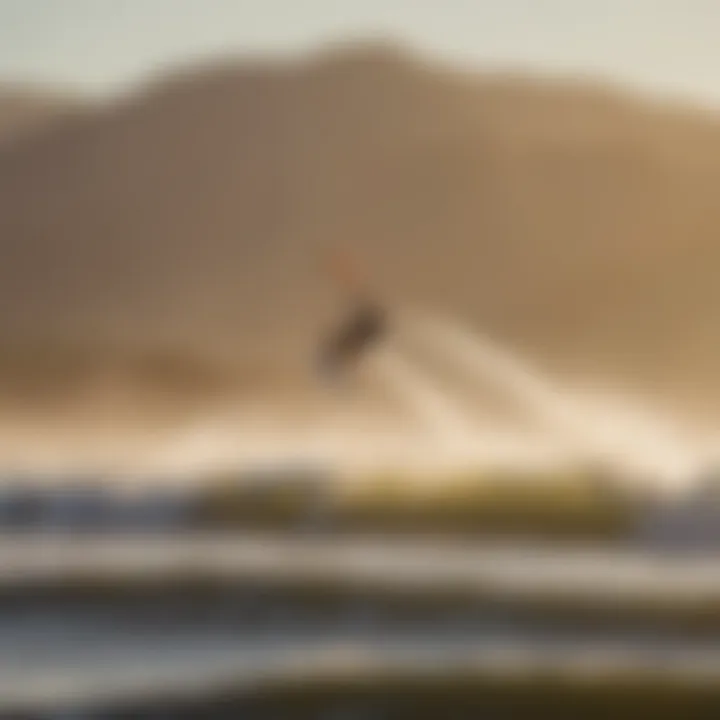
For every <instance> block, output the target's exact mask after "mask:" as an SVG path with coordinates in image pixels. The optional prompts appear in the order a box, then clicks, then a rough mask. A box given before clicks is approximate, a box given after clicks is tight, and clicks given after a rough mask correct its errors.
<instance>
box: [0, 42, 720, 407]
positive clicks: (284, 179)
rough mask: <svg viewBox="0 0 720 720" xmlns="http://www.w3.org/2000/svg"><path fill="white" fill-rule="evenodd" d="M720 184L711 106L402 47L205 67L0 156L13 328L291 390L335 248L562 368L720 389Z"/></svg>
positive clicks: (4, 278)
mask: <svg viewBox="0 0 720 720" xmlns="http://www.w3.org/2000/svg"><path fill="white" fill-rule="evenodd" d="M718 187H720V124H719V123H718V122H717V121H716V120H715V118H708V117H701V116H699V115H698V116H695V115H693V114H692V113H690V112H681V111H677V110H673V109H670V108H666V107H661V106H659V105H652V104H650V103H641V102H640V101H638V100H634V99H633V98H631V97H630V96H629V95H624V94H621V93H614V92H612V91H608V90H605V89H603V88H588V87H583V86H582V85H581V84H573V83H570V82H541V81H538V80H533V79H528V78H520V77H501V76H487V75H473V74H470V73H460V72H455V71H453V70H450V69H447V68H440V67H432V66H429V65H427V64H425V63H423V62H421V61H419V60H417V59H416V58H414V57H413V56H412V55H411V54H408V53H404V52H402V51H399V50H394V49H392V48H390V49H388V48H383V47H378V48H374V47H367V48H364V47H359V48H355V49H346V50H340V51H336V52H328V53H325V54H320V55H318V56H316V57H313V58H309V59H306V60H305V61H304V62H298V63H287V64H283V63H279V62H278V63H272V62H265V61H253V60H248V61H238V62H236V63H226V64H223V65H216V66H212V67H205V68H200V69H197V70H196V71H193V72H185V73H178V74H177V75H176V76H174V77H172V78H166V79H164V80H160V81H158V82H155V83H153V84H152V85H149V86H148V87H147V88H146V89H145V90H144V91H142V92H140V93H138V94H137V95H135V96H134V97H131V98H129V99H126V100H124V101H122V102H121V103H118V104H116V105H115V106H113V107H109V108H107V109H106V110H105V111H103V112H102V113H98V114H97V115H95V116H91V117H87V116H86V117H83V118H80V119H78V120H77V121H75V122H73V123H67V124H65V125H63V126H62V127H60V128H57V129H56V130H55V131H54V132H52V133H46V134H44V135H43V137H41V138H38V139H37V140H36V141H35V142H32V143H24V144H22V145H14V146H12V147H8V148H6V150H5V151H4V152H3V153H2V154H0V224H1V229H2V233H1V238H2V247H3V262H2V263H1V264H0V337H1V338H2V339H3V340H4V341H5V344H6V347H9V348H13V353H19V354H20V356H22V354H23V352H24V351H23V348H36V347H38V343H41V344H48V343H49V344H50V346H52V347H56V346H59V347H63V348H64V347H66V346H67V347H71V348H73V350H72V352H81V353H87V357H94V355H93V354H94V353H98V355H97V357H98V358H100V357H104V358H108V357H114V358H116V359H117V357H119V356H120V355H122V354H123V353H125V354H132V353H135V352H136V351H138V352H141V353H148V354H149V356H152V354H153V353H160V354H162V353H165V354H166V355H167V356H170V357H171V358H173V359H172V362H177V361H178V358H193V360H192V361H190V360H188V362H189V363H190V364H191V365H192V364H193V363H195V362H199V363H200V364H202V362H204V359H205V358H218V357H222V358H223V359H224V360H225V361H229V362H230V363H231V365H233V370H237V372H238V377H240V378H242V379H243V380H245V381H246V382H248V383H253V384H255V386H256V387H258V384H257V383H258V382H263V383H267V384H268V385H269V384H270V383H271V382H274V381H276V380H277V379H279V378H285V379H290V381H291V382H292V380H291V379H292V378H294V377H300V373H301V372H302V371H303V369H304V367H305V365H304V364H305V362H306V360H307V357H308V353H309V352H311V351H312V343H313V341H314V338H315V335H316V333H317V331H318V330H319V329H320V328H322V327H324V326H325V324H326V323H327V321H328V320H329V319H330V318H331V317H332V316H333V313H334V312H335V311H336V310H337V307H336V305H335V303H334V295H333V289H332V287H331V286H330V284H329V283H327V282H326V279H325V278H324V276H323V275H322V273H321V262H320V259H321V254H320V249H321V248H323V247H327V246H328V245H329V244H332V243H341V244H345V245H349V246H353V247H357V248H361V251H362V255H363V257H364V258H366V260H367V262H368V264H370V265H371V268H372V272H373V273H374V283H375V284H376V285H377V286H378V287H379V288H380V289H381V292H382V293H383V294H385V295H386V296H388V297H390V298H394V299H397V300H400V301H405V302H409V303H420V304H423V305H427V306H431V307H439V308H444V309H447V310H449V311H451V312H453V313H460V314H462V315H463V316H465V317H468V318H469V319H471V320H472V322H474V323H475V324H476V326H477V328H478V329H483V328H485V329H488V330H489V331H491V332H492V333H493V334H494V335H495V336H496V337H498V338H500V339H502V340H506V341H508V342H510V343H512V344H513V345H514V346H516V347H518V348H520V349H521V350H524V351H527V352H528V353H529V354H531V355H532V356H533V357H535V358H537V359H538V360H539V361H541V362H544V363H546V364H547V365H548V367H551V368H553V369H555V370H556V371H571V372H578V373H582V374H589V375H597V376H598V377H601V378H608V379H610V380H614V379H617V380H619V381H621V382H630V383H634V384H638V385H639V386H640V387H641V388H644V389H654V390H663V391H665V392H666V394H667V396H668V398H670V399H673V400H682V401H683V402H685V401H687V402H690V401H693V402H694V401H696V400H699V399H708V398H710V400H711V401H714V399H715V398H717V397H718V396H720V380H718V379H717V378H716V371H715V368H716V367H717V366H718V363H719V362H720V282H718V278H719V277H720V239H719V237H720V236H719V235H718V231H719V230H720V204H718V202H717V198H716V194H717V191H718ZM45 346H46V345H43V347H45ZM78 348H83V349H82V350H78ZM117 348H121V349H122V352H120V351H119V350H117ZM35 354H36V351H35V350H31V351H26V355H27V356H28V357H27V358H26V360H24V361H23V362H21V363H20V364H21V365H24V366H25V365H27V364H28V363H32V360H31V358H32V357H33V356H34V355H35ZM8 357H9V355H8ZM12 357H15V355H12ZM98 362H99V361H98ZM103 362H106V361H103ZM108 362H109V361H108ZM183 362H184V360H183ZM8 364H9V365H12V364H13V363H12V362H8ZM90 364H91V365H92V361H90ZM109 364H110V365H111V364H112V363H111V362H110V363H109ZM181 364H182V363H181ZM185 370H187V368H185ZM10 377H12V371H11V370H9V369H8V372H7V373H6V378H10ZM59 377H63V373H62V372H60V373H59ZM201 384H202V383H201Z"/></svg>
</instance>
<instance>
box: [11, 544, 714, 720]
mask: <svg viewBox="0 0 720 720" xmlns="http://www.w3.org/2000/svg"><path fill="white" fill-rule="evenodd" d="M329 545H330V546H328V541H327V540H326V541H321V540H318V539H314V540H305V541H301V540H296V541H288V540H287V539H285V540H279V539H276V540H274V541H273V540H272V539H269V538H264V539H261V538H257V537H254V538H252V537H245V538H196V539H190V538H186V539H172V538H167V537H166V538H156V539H154V540H153V539H152V538H138V537H133V538H112V539H108V538H105V539H104V540H101V539H99V538H93V537H91V536H86V537H83V538H75V539H72V540H70V539H68V538H61V537H56V538H49V537H46V538H43V539H41V538H39V537H35V538H26V539H24V540H20V539H18V538H17V537H15V538H12V539H11V538H6V539H5V541H4V543H0V558H2V560H3V563H2V565H0V577H1V578H2V593H0V717H3V713H5V715H4V717H38V718H40V717H47V718H50V717H84V718H88V717H92V718H94V717H98V718H101V717H138V718H143V717H148V718H155V717H166V718H169V717H178V718H180V717H198V718H200V717H208V718H213V717H218V718H220V717H245V716H248V717H267V718H274V717H283V718H285V717H288V718H293V717H318V718H320V717H323V718H324V717H373V718H375V717H377V718H380V717H439V718H440V717H465V715H462V713H464V712H466V711H467V712H468V713H470V716H473V717H474V716H476V715H474V713H477V712H483V713H485V712H499V713H500V716H501V717H516V716H523V715H518V713H521V711H522V708H520V707H519V706H517V703H518V702H520V700H521V699H522V698H526V699H527V698H529V697H531V696H532V697H536V698H537V697H540V696H542V697H544V700H543V702H544V703H545V705H546V706H547V707H551V706H552V704H553V702H555V700H553V697H555V699H556V700H557V698H561V699H562V698H564V699H565V700H564V701H563V703H561V704H560V707H561V708H562V707H565V708H568V707H576V709H577V707H579V706H575V705H573V704H572V703H571V702H570V699H569V698H570V696H571V695H573V693H576V694H577V691H576V690H572V692H571V690H569V689H568V687H565V688H564V689H562V688H561V689H560V690H558V688H557V687H556V685H557V682H560V684H561V686H562V685H563V683H564V684H565V685H569V686H571V687H575V686H576V685H578V684H580V685H581V686H583V687H584V683H586V681H587V678H588V677H590V678H595V681H594V682H595V684H597V678H598V677H600V678H603V677H606V676H608V675H609V676H611V677H616V678H617V677H620V678H624V680H623V682H622V683H620V684H621V685H623V683H624V684H625V685H627V683H628V682H630V684H633V683H634V684H635V685H637V684H638V683H640V685H641V686H642V683H643V682H649V681H648V678H650V679H652V680H653V683H654V685H653V684H652V683H651V686H652V691H650V690H648V689H647V688H646V690H645V692H646V693H649V696H652V697H657V696H658V693H659V692H661V691H665V690H667V688H668V687H670V686H678V687H679V686H682V687H683V688H685V690H683V691H682V692H684V693H685V695H684V697H685V700H684V702H685V705H684V706H683V707H685V708H687V707H688V706H687V703H688V702H690V700H692V701H693V702H695V701H698V702H699V701H700V700H702V701H703V703H710V704H712V703H714V699H713V698H712V697H708V696H707V693H708V692H709V690H708V688H709V689H710V690H711V689H713V688H718V687H720V619H718V618H716V617H715V616H714V615H713V614H712V613H711V614H710V615H707V614H703V613H701V612H700V611H699V610H697V609H695V608H693V607H689V608H688V607H687V606H683V607H680V606H677V607H676V606H675V605H672V604H671V605H670V606H668V607H665V609H662V611H658V610H657V608H655V609H654V610H653V611H652V612H651V611H650V610H651V609H652V608H651V607H650V606H647V608H646V606H645V605H642V606H639V607H633V605H632V601H633V599H634V598H635V599H636V598H637V597H639V596H638V595H637V594H635V595H633V594H632V593H629V591H628V588H634V589H635V590H634V592H635V593H637V592H639V590H640V589H644V591H646V594H645V595H643V596H642V597H643V603H646V602H647V597H648V596H647V591H651V593H655V594H657V597H658V598H661V597H670V598H671V599H672V601H673V603H676V602H678V598H680V600H682V599H683V598H685V599H686V597H687V596H686V594H685V592H684V591H685V590H687V587H686V586H684V587H683V588H680V589H678V592H677V593H675V594H673V591H674V590H676V589H677V588H676V585H677V584H678V583H694V586H693V587H694V590H695V592H696V593H697V592H700V591H704V592H705V593H706V594H707V597H708V598H711V599H712V597H713V594H714V592H715V588H716V585H715V582H716V575H717V571H718V562H717V561H716V560H715V559H714V558H712V557H710V556H704V557H697V558H686V559H685V560H682V561H681V560H679V559H670V558H664V559H653V558H652V557H650V556H646V555H643V554H635V555H632V554H627V553H626V554H622V555H619V554H618V551H612V552H610V551H607V552H599V551H597V550H595V551H590V550H582V549H579V548H574V549H567V548H566V549H562V548H554V549H553V548H547V547H546V548H539V547H538V548H534V549H533V548H530V547H526V548H520V547H510V546H505V547H467V546H445V547H443V546H440V545H437V544H426V543H424V542H422V541H418V542H416V543H414V544H413V543H405V544H399V543H397V544H394V545H393V544H389V543H387V542H380V541H378V540H377V539H376V540H364V541H362V542H361V541H353V542H347V543H346V544H345V545H344V546H343V545H341V544H339V543H335V544H333V543H330V544H329ZM583 563H584V564H583ZM213 567H214V568H215V570H217V574H216V575H212V573H210V574H209V575H208V574H207V573H208V571H209V569H212V568H213ZM169 568H172V569H173V572H172V573H169ZM403 569H404V572H402V571H403ZM200 570H204V571H205V572H206V575H204V576H203V575H202V573H201V572H200ZM251 570H252V572H250V571H251ZM330 570H332V572H330ZM210 576H212V577H210ZM459 576H460V577H465V578H466V579H474V581H476V583H477V584H476V585H473V586H472V588H474V591H473V592H468V587H467V586H466V587H463V588H460V591H458V585H457V584H456V582H455V581H456V579H457V577H459ZM209 577H210V579H209ZM518 578H524V580H525V583H524V584H517V582H515V581H514V582H510V580H513V579H515V580H517V579H518ZM380 580H382V582H380ZM492 580H494V581H495V582H496V586H495V588H494V592H487V591H486V590H487V587H490V585H488V583H490V581H492ZM501 580H502V581H503V582H500V581H501ZM413 581H415V582H417V584H413ZM531 581H533V582H534V583H535V584H534V585H532V582H531ZM551 581H553V582H551ZM573 581H574V583H575V584H574V586H572V587H571V586H570V585H571V584H572V583H573ZM591 581H592V582H591ZM563 582H564V583H565V585H566V587H563V585H562V583H563ZM408 583H410V584H409V585H408ZM482 583H485V584H486V585H485V586H484V589H483V585H482ZM528 583H530V584H528ZM593 583H594V584H593ZM622 583H624V586H623V585H622ZM553 584H555V585H556V587H555V590H556V591H557V592H556V595H555V599H554V601H553V603H556V602H557V599H558V597H560V598H562V596H563V592H564V591H565V596H566V597H565V598H564V599H563V600H562V603H561V604H560V605H557V604H553V603H549V604H548V603H547V593H546V591H547V590H548V588H549V587H551V586H552V585H553ZM528 588H530V589H531V590H532V589H533V588H534V592H535V594H532V593H529V592H528ZM583 588H584V589H585V593H584V594H583V593H579V594H578V590H579V589H583ZM598 588H600V589H601V590H602V592H600V593H599V597H600V599H601V602H598V603H597V604H595V605H589V604H588V596H589V595H588V594H590V595H592V593H593V592H594V591H595V590H597V589H598ZM445 590H447V591H448V592H444V591H445ZM540 591H542V592H540ZM543 593H545V594H543ZM663 593H664V595H663ZM581 601H582V603H584V604H583V606H582V611H580V610H579V609H578V604H579V603H580V604H582V603H581ZM563 603H564V604H563ZM681 610H682V612H681ZM700 620H702V621H703V622H700ZM543 677H544V678H545V679H544V680H542V681H540V680H538V679H537V678H541V679H542V678H543ZM470 678H471V679H472V680H470ZM553 678H554V679H553ZM558 679H559V680H558ZM603 682H606V683H607V680H604V681H603ZM591 685H592V683H591ZM611 685H612V683H611ZM688 687H691V688H693V690H692V693H690V694H688V691H687V688H688ZM553 688H554V692H555V695H552V693H551V692H550V691H551V690H553ZM481 690H482V692H481ZM586 690H587V689H586ZM641 690H642V687H640V688H639V689H637V688H636V690H635V691H636V692H641ZM587 692H590V691H587ZM587 692H586V694H587ZM677 692H678V693H679V694H680V695H682V692H680V690H678V691H677ZM547 693H550V695H547ZM611 694H613V693H611ZM590 695H592V692H590ZM420 697H424V698H425V699H424V700H423V701H422V702H420V701H419V700H418V698H420ZM578 697H579V696H578ZM674 697H675V696H674ZM461 701H462V702H461ZM511 701H512V702H515V703H516V706H515V707H514V709H513V708H512V702H511ZM483 702H485V703H486V704H485V706H483V704H482V703H483ZM528 702H529V700H528ZM577 702H584V703H585V704H586V706H587V707H593V706H594V705H595V703H594V702H593V701H592V700H591V699H588V698H587V697H586V698H585V699H584V700H583V699H582V697H579V699H577ZM672 702H675V700H673V699H672V698H670V699H668V700H667V702H666V703H663V704H662V708H663V709H665V708H669V707H670V706H671V704H672ZM448 703H451V704H453V708H452V712H451V711H450V709H449V707H448ZM458 703H459V704H460V705H462V704H463V703H465V704H466V705H467V707H465V708H464V709H463V707H464V706H463V707H460V709H458V708H457V707H455V706H456V705H458ZM488 703H489V705H488ZM507 703H510V705H508V704H507ZM443 707H445V710H444V711H443V710H442V708H443ZM458 707H459V706H458ZM702 707H703V708H704V707H705V705H703V706H702ZM431 708H434V710H432V711H431ZM456 711H457V712H460V713H461V714H460V715H453V714H452V713H453V712H456ZM698 711H699V710H698ZM522 712H524V711H522ZM28 713H30V714H28ZM278 713H279V714H278ZM433 713H434V714H433ZM507 713H511V714H510V715H508V714H507ZM483 716H484V715H483Z"/></svg>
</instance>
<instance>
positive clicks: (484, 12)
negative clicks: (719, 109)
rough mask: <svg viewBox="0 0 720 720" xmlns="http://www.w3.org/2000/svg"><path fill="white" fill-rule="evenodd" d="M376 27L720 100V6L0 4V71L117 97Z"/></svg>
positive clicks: (198, 1) (422, 44)
mask: <svg viewBox="0 0 720 720" xmlns="http://www.w3.org/2000/svg"><path fill="white" fill-rule="evenodd" d="M376 33H382V34H383V35H385V36H393V37H397V38H399V39H402V40H405V41H406V42H407V43H409V44H412V45H415V46H418V47H419V48H426V49H428V50H430V51H432V52H435V53H440V54H442V55H449V56H451V57H452V58H458V59H459V60H461V61H463V62H471V63H474V64H480V65H487V64H498V63H500V64H502V65H507V64H510V65H513V66H530V67H532V68H534V69H538V70H551V71H561V72H568V71H570V72H589V73H592V74H595V75H602V76H609V77H612V78H616V79H620V80H621V81H624V82H631V83H635V84H639V85H640V86H644V87H646V88H648V89H650V90H659V91H661V92H670V93H673V94H680V95H685V96H689V97H690V98H694V99H696V100H699V101H701V102H711V103H713V104H717V105H720V0H0V78H2V79H11V80H31V81H34V82H38V81H39V82H47V81H59V82H62V83H64V84H69V85H76V86H80V87H82V88H83V89H87V90H90V91H93V92H103V93H105V92H114V91H116V90H118V89H122V88H124V87H126V86H127V85H128V84H131V83H133V82H135V81H136V80H138V79H140V78H142V77H143V75H145V74H146V73H147V72H150V71H153V70H155V69H157V67H158V66H159V65H160V66H162V65H163V64H167V63H172V62H173V61H187V60H188V59H189V58H192V57H195V56H207V55H215V54H218V53H224V52H227V51H231V52H234V53H241V52H243V51H248V50H252V51H257V50H270V51H287V50H290V51H294V50H296V49H302V48H305V47H308V46H312V45H314V44H317V43H319V42H322V41H326V40H336V39H341V38H343V37H345V36H350V35H352V36H356V37H357V36H360V37H366V36H372V35H374V34H376Z"/></svg>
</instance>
